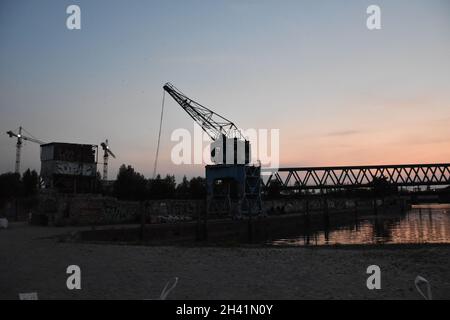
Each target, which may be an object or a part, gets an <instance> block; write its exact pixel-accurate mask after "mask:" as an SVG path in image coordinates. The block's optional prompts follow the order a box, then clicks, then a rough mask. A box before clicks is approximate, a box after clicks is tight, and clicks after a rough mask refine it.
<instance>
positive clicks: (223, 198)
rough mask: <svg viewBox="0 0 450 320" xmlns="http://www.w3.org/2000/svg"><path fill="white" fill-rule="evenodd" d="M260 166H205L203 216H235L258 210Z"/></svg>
mask: <svg viewBox="0 0 450 320" xmlns="http://www.w3.org/2000/svg"><path fill="white" fill-rule="evenodd" d="M261 186H262V183H261V167H260V166H255V165H244V164H242V165H236V164H233V165H209V166H206V189H207V196H206V210H207V215H208V216H209V217H211V216H217V217H225V216H226V217H230V216H231V217H232V218H239V217H241V216H252V215H259V214H261V213H262V201H261Z"/></svg>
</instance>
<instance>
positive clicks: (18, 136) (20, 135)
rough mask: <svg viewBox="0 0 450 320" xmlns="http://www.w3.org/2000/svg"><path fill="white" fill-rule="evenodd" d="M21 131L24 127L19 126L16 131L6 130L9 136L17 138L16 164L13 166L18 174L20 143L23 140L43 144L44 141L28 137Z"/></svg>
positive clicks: (21, 143)
mask: <svg viewBox="0 0 450 320" xmlns="http://www.w3.org/2000/svg"><path fill="white" fill-rule="evenodd" d="M22 131H25V129H23V128H22V127H19V130H18V132H17V133H15V132H13V131H11V130H10V131H8V132H6V133H7V134H8V135H9V137H10V138H17V143H16V166H15V173H19V174H20V156H21V152H22V145H23V141H31V142H33V143H37V144H44V143H45V142H43V141H41V140H38V139H36V138H33V137H28V136H26V135H24V134H23V133H22Z"/></svg>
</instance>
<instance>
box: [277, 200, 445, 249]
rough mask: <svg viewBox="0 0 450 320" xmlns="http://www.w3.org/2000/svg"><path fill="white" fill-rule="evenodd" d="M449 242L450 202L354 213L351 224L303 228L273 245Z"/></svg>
mask: <svg viewBox="0 0 450 320" xmlns="http://www.w3.org/2000/svg"><path fill="white" fill-rule="evenodd" d="M396 243H402V244H418V243H450V204H428V205H416V206H413V207H412V209H410V210H408V211H407V212H405V213H403V214H393V213H389V214H378V215H366V216H357V217H355V219H354V221H353V222H352V223H350V224H346V225H344V226H340V227H337V228H335V229H331V228H328V227H326V225H324V226H323V227H322V228H315V230H311V229H309V230H308V229H304V230H301V231H299V234H298V235H296V236H293V237H287V238H282V239H277V240H274V241H272V242H271V244H273V245H291V246H305V245H318V246H320V245H336V244H343V245H345V244H396Z"/></svg>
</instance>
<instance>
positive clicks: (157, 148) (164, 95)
mask: <svg viewBox="0 0 450 320" xmlns="http://www.w3.org/2000/svg"><path fill="white" fill-rule="evenodd" d="M165 97H166V91H164V90H163V98H162V105H161V119H160V121H159V133H158V144H157V146H156V155H155V165H154V167H153V179H155V178H156V169H157V166H158V155H159V144H160V141H161V129H162V123H163V116H164V99H165Z"/></svg>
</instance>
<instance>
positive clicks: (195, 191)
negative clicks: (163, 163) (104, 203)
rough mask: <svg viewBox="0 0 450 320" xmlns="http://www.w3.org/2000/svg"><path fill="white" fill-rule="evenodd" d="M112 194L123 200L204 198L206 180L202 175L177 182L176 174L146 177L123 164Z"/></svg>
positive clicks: (184, 178)
mask: <svg viewBox="0 0 450 320" xmlns="http://www.w3.org/2000/svg"><path fill="white" fill-rule="evenodd" d="M112 189H113V190H112V195H114V196H115V197H116V198H118V199H121V200H148V199H204V198H205V197H206V182H205V179H204V178H202V177H195V178H192V179H190V180H188V179H187V178H186V176H184V177H183V180H182V181H181V183H179V184H177V183H176V180H175V176H174V175H166V176H165V177H164V178H163V177H161V175H157V176H156V177H155V179H146V178H145V177H144V175H142V174H140V173H139V172H137V171H135V169H134V168H133V167H132V166H130V165H128V166H127V165H124V164H123V165H121V166H120V168H119V172H118V174H117V179H116V180H115V181H114V183H113V188H112Z"/></svg>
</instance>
